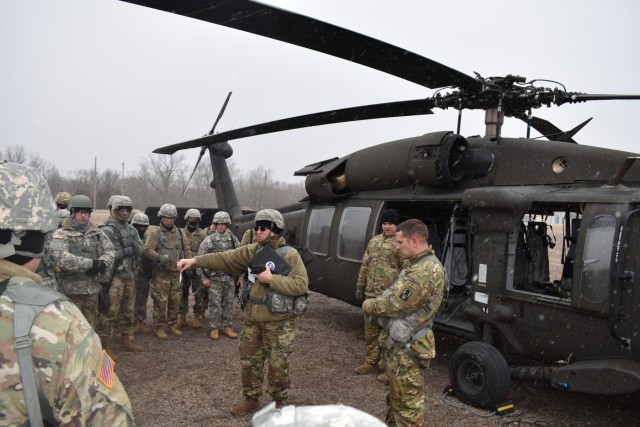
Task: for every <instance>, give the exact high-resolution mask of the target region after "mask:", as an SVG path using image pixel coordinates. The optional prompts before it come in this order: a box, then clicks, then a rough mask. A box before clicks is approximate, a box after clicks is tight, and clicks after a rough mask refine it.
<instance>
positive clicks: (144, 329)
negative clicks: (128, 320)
mask: <svg viewBox="0 0 640 427" xmlns="http://www.w3.org/2000/svg"><path fill="white" fill-rule="evenodd" d="M136 331H138V332H140V333H141V334H148V333H150V332H151V328H150V327H148V326H147V325H146V324H145V323H144V322H143V321H142V320H136Z"/></svg>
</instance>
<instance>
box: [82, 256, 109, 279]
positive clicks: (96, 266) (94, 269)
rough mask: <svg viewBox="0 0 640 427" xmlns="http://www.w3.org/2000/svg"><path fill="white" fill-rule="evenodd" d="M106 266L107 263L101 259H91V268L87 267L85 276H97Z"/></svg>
mask: <svg viewBox="0 0 640 427" xmlns="http://www.w3.org/2000/svg"><path fill="white" fill-rule="evenodd" d="M106 268H107V264H106V263H105V262H104V261H103V260H101V259H94V260H91V268H89V269H88V270H87V271H86V272H85V274H86V275H87V276H97V275H98V274H99V273H102V272H104V270H105V269H106Z"/></svg>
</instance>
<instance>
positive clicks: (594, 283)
mask: <svg viewBox="0 0 640 427" xmlns="http://www.w3.org/2000/svg"><path fill="white" fill-rule="evenodd" d="M615 231H616V219H615V218H614V217H613V215H598V216H596V217H595V218H593V220H592V221H591V222H590V223H589V227H588V228H587V237H586V240H585V244H584V246H585V250H584V267H583V268H582V271H581V281H580V292H581V294H582V296H583V297H584V298H585V299H586V300H587V301H589V302H591V303H594V304H599V303H602V302H604V301H605V300H606V299H607V294H608V289H609V268H610V262H611V255H612V251H613V240H614V236H615Z"/></svg>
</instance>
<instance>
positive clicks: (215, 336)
mask: <svg viewBox="0 0 640 427" xmlns="http://www.w3.org/2000/svg"><path fill="white" fill-rule="evenodd" d="M209 337H210V338H211V339H212V340H214V341H216V340H217V339H218V338H219V336H218V330H217V329H212V330H211V332H210V333H209Z"/></svg>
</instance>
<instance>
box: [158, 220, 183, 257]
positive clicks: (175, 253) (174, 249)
mask: <svg viewBox="0 0 640 427" xmlns="http://www.w3.org/2000/svg"><path fill="white" fill-rule="evenodd" d="M175 228H176V231H177V232H176V242H175V245H174V243H173V242H172V241H171V240H170V239H168V238H167V236H165V233H164V232H163V231H162V230H160V227H157V228H156V235H157V236H158V246H157V247H156V252H157V253H158V254H160V256H162V255H167V256H168V257H169V259H170V260H171V261H172V262H173V261H175V262H178V260H179V259H180V258H184V247H183V245H182V231H180V229H179V228H178V227H175Z"/></svg>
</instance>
